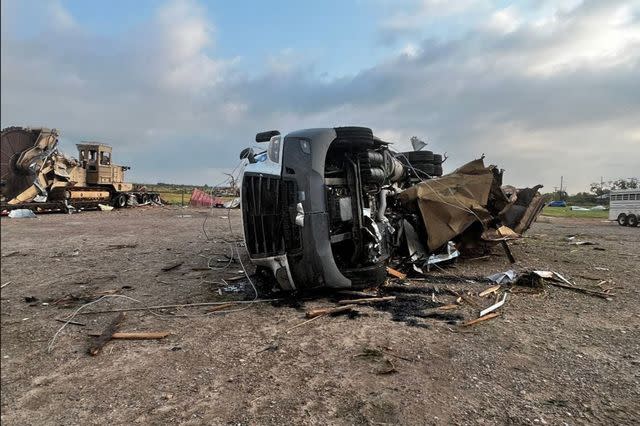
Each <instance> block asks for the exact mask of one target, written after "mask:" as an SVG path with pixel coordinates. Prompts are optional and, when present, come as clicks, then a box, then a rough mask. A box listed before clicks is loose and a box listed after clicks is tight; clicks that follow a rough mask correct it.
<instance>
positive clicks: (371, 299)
mask: <svg viewBox="0 0 640 426" xmlns="http://www.w3.org/2000/svg"><path fill="white" fill-rule="evenodd" d="M391 300H396V297H395V296H385V297H367V298H364V299H345V300H340V301H339V302H338V305H348V304H350V303H355V304H357V305H364V304H367V303H379V302H389V301H391Z"/></svg>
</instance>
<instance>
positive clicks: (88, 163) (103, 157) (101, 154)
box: [77, 142, 128, 190]
mask: <svg viewBox="0 0 640 426" xmlns="http://www.w3.org/2000/svg"><path fill="white" fill-rule="evenodd" d="M77 147H78V158H79V160H80V164H81V165H82V168H84V169H85V170H86V171H87V184H88V185H113V186H115V187H117V188H116V189H118V190H122V189H120V186H121V185H119V184H122V183H123V182H124V170H126V169H128V167H123V166H117V165H114V164H112V162H111V147H110V146H109V145H105V144H101V143H92V142H83V143H81V144H78V145H77Z"/></svg>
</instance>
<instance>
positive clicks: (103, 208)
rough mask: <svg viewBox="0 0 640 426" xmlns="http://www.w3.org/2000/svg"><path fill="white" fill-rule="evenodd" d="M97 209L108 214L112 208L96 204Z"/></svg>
mask: <svg viewBox="0 0 640 426" xmlns="http://www.w3.org/2000/svg"><path fill="white" fill-rule="evenodd" d="M98 208H99V209H100V210H101V211H103V212H110V211H111V210H113V208H114V207H113V206H110V205H108V204H98Z"/></svg>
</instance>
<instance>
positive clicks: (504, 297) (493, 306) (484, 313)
mask: <svg viewBox="0 0 640 426" xmlns="http://www.w3.org/2000/svg"><path fill="white" fill-rule="evenodd" d="M506 301H507V293H504V295H503V296H502V300H500V301H498V302H496V303H495V304H493V305H491V306H489V307H488V308H487V309H483V310H482V311H480V316H481V317H483V316H485V315H487V314H488V313H489V312H493V311H495V310H496V309H498V308H500V307H502V305H504V302H506Z"/></svg>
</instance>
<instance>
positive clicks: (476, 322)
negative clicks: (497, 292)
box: [460, 312, 500, 327]
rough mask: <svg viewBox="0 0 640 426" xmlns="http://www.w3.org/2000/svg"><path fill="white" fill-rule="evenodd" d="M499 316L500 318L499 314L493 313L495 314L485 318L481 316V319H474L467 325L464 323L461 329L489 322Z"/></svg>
mask: <svg viewBox="0 0 640 426" xmlns="http://www.w3.org/2000/svg"><path fill="white" fill-rule="evenodd" d="M499 316H500V314H499V313H496V312H493V313H490V314H487V315H485V316H481V317H480V318H476V319H473V320H471V321H467V322H465V323H462V324H461V325H460V326H461V327H469V326H472V325H475V324H478V323H480V322H483V321H487V320H490V319H494V318H497V317H499Z"/></svg>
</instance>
